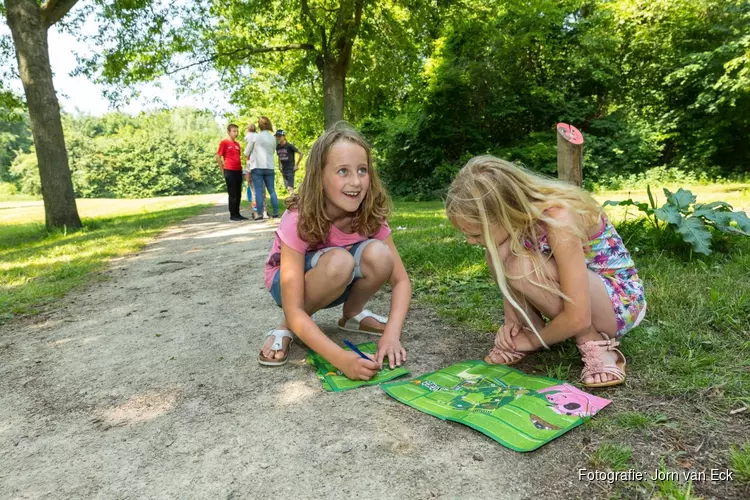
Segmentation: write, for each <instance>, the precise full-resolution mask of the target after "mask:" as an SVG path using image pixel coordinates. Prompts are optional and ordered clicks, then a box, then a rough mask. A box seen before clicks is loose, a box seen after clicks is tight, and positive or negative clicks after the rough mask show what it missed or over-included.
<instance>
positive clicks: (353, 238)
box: [265, 210, 391, 290]
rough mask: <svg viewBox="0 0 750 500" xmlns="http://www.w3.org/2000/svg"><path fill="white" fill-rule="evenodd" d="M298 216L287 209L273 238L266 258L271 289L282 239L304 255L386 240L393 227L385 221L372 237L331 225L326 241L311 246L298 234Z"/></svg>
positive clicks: (268, 285)
mask: <svg viewBox="0 0 750 500" xmlns="http://www.w3.org/2000/svg"><path fill="white" fill-rule="evenodd" d="M298 217H299V214H298V212H297V211H296V210H287V211H286V212H284V215H282V216H281V222H280V223H279V228H278V229H277V230H276V238H275V239H274V240H273V246H272V247H271V253H270V254H268V260H266V271H265V282H266V288H267V289H269V290H270V289H271V284H273V277H274V275H275V274H276V271H277V270H278V269H279V267H280V266H281V242H282V241H283V242H284V243H286V245H287V246H288V247H289V248H291V249H292V250H295V251H297V252H299V253H301V254H303V255H304V254H306V253H307V252H310V251H313V250H319V249H321V248H327V247H347V246H350V245H354V244H356V243H359V242H360V241H365V240H368V239H371V238H373V239H376V240H384V239H386V238H387V237H388V236H389V235H390V234H391V228H390V227H388V223H387V222H383V225H382V226H380V229H378V232H377V233H375V234H374V235H373V236H370V237H368V236H364V235H361V234H358V233H345V232H343V231H341V230H340V229H338V228H337V227H336V226H334V225H331V232H330V233H328V238H327V239H326V241H325V242H324V243H322V244H320V245H318V246H316V247H311V246H310V245H309V244H308V243H307V242H306V241H304V240H303V239H302V238H300V237H299V235H298V234H297V218H298Z"/></svg>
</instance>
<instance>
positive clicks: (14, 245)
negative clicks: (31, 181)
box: [0, 195, 214, 322]
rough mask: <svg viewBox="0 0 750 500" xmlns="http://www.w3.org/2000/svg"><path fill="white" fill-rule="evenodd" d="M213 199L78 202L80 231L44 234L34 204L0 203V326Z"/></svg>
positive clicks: (40, 209) (39, 210) (31, 310)
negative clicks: (80, 220) (81, 221)
mask: <svg viewBox="0 0 750 500" xmlns="http://www.w3.org/2000/svg"><path fill="white" fill-rule="evenodd" d="M213 199H214V197H213V195H208V196H179V197H170V198H150V199H144V200H78V210H79V213H80V215H81V217H82V220H83V223H84V228H83V230H81V231H78V232H71V233H66V232H64V231H47V230H46V229H45V227H44V209H43V207H42V206H41V204H40V202H35V203H18V202H8V203H0V322H3V321H5V320H8V319H10V318H13V317H15V316H18V315H23V314H32V313H34V312H36V311H37V310H38V309H39V308H40V307H41V306H42V305H44V304H46V303H49V302H52V301H54V300H55V299H58V298H60V297H62V296H63V295H64V294H65V293H67V292H68V291H70V290H71V289H72V288H74V287H76V286H78V285H80V284H82V283H84V282H86V281H87V280H89V279H91V277H92V276H93V275H92V272H94V271H98V270H100V269H102V268H104V267H105V266H106V265H107V263H108V262H109V260H110V259H112V258H115V257H120V256H122V255H125V254H127V253H131V252H134V251H137V250H138V249H139V248H141V247H142V246H143V245H145V244H146V243H147V242H148V240H149V239H150V238H152V237H153V236H155V235H156V234H158V233H159V231H161V230H162V229H164V228H165V227H166V226H169V225H170V224H173V223H175V222H178V221H180V220H182V219H185V218H187V217H190V216H192V215H194V214H196V213H198V212H200V211H201V210H202V209H204V208H205V207H207V206H208V205H209V203H210V202H211V201H212V200H213Z"/></svg>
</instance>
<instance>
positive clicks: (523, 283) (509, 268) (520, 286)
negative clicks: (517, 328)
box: [504, 255, 617, 383]
mask: <svg viewBox="0 0 750 500" xmlns="http://www.w3.org/2000/svg"><path fill="white" fill-rule="evenodd" d="M504 264H505V269H506V273H507V274H508V276H510V277H511V278H509V279H508V283H509V285H510V287H511V288H512V289H513V292H514V296H523V297H524V299H525V301H526V302H527V303H529V304H531V305H532V306H533V307H534V308H536V309H537V310H538V311H540V312H542V313H543V314H544V315H546V316H547V317H549V318H554V317H556V316H557V315H558V314H560V313H561V312H562V311H563V307H564V304H563V300H562V299H561V298H560V297H558V296H557V295H555V294H553V293H551V292H549V291H547V290H545V289H543V288H541V287H539V286H537V285H535V284H534V283H533V282H532V281H534V282H537V283H543V279H542V277H540V276H538V275H537V273H536V272H535V271H534V268H533V264H532V262H531V260H530V259H528V258H524V257H515V256H512V255H511V256H508V257H507V258H506V260H505V262H504ZM546 265H547V271H548V273H549V276H550V278H551V279H552V280H553V282H554V283H553V285H554V284H555V283H557V284H559V279H560V278H559V274H558V270H557V263H556V262H555V260H554V258H551V259H549V260H548V261H547V263H546ZM587 273H588V279H589V291H590V297H591V327H590V328H589V329H588V330H587V331H586V332H583V333H580V334H577V335H574V334H571V335H570V337H573V336H575V338H576V343H578V344H583V343H585V342H588V341H590V340H601V339H602V336H601V335H600V332H601V333H604V334H606V335H607V336H608V337H614V336H615V335H616V333H617V319H616V318H615V313H614V309H613V308H612V302H611V301H610V298H609V294H608V293H607V289H606V288H605V286H604V283H603V282H602V280H601V278H600V277H599V276H598V275H597V274H596V273H594V272H592V271H587ZM519 304H520V303H519ZM522 307H523V306H522ZM535 326H536V325H535ZM530 336H534V334H533V332H529V331H526V330H524V331H522V332H521V333H519V335H518V337H516V339H517V341H516V345H517V349H518V350H519V351H523V350H531V349H533V347H534V346H535V345H536V344H537V343H538V340H537V341H536V342H533V340H532V339H531V337H530ZM545 340H546V339H545ZM562 340H564V339H556V340H555V342H560V341H562ZM547 343H548V344H549V343H550V342H549V341H547ZM602 354H603V359H604V362H605V364H608V365H615V364H616V362H617V355H616V354H615V353H613V352H609V351H604V352H603V353H602ZM613 379H614V377H613V376H611V375H608V374H601V375H599V374H597V375H594V376H592V377H587V378H586V379H585V380H584V382H585V383H600V382H607V381H609V380H613Z"/></svg>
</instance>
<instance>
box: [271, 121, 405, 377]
mask: <svg viewBox="0 0 750 500" xmlns="http://www.w3.org/2000/svg"><path fill="white" fill-rule="evenodd" d="M388 206H389V202H388V198H387V196H386V193H385V190H384V189H383V186H382V184H381V183H380V180H379V178H378V176H377V173H376V171H375V170H374V169H373V167H372V155H371V154H370V147H369V145H368V144H367V142H365V140H364V139H363V138H362V136H360V135H359V134H358V133H357V132H356V131H354V130H352V129H350V128H347V127H345V126H336V127H334V128H333V129H332V130H329V131H328V132H326V133H324V134H323V135H322V136H321V137H319V138H318V140H317V141H315V144H313V147H312V149H311V151H310V156H309V159H308V160H307V167H306V174H305V178H304V180H303V181H302V185H301V186H300V190H299V194H298V196H295V197H293V198H292V199H291V200H290V202H289V204H288V208H289V209H288V210H287V211H286V212H285V213H284V215H283V216H282V218H281V223H280V224H279V229H278V230H277V231H276V239H275V241H274V244H273V247H272V249H271V253H270V254H269V256H268V260H267V262H266V274H265V277H266V287H267V288H268V290H269V292H270V293H271V296H272V297H273V299H274V300H275V301H276V304H278V305H279V306H281V307H282V308H283V310H284V320H283V321H282V322H281V324H280V325H279V326H278V328H275V329H273V330H271V331H270V332H268V334H267V337H268V338H267V340H266V342H265V344H264V345H263V347H262V349H261V351H260V354H259V358H258V361H259V362H260V363H261V364H263V365H270V366H276V365H282V364H284V363H285V362H286V361H287V358H288V353H289V345H290V343H291V341H292V339H293V337H292V332H294V333H295V334H296V335H297V336H298V337H299V338H300V339H301V340H302V341H303V342H304V343H305V344H306V345H307V346H309V347H310V348H311V349H313V350H314V351H316V352H318V353H320V354H322V355H323V357H324V358H325V359H327V360H328V361H329V362H331V364H333V365H334V366H335V367H336V368H338V369H339V370H341V371H342V372H343V373H344V374H345V375H346V376H347V377H349V378H351V379H362V380H368V379H370V378H371V377H373V376H374V375H375V374H376V373H377V371H378V369H379V368H382V365H383V358H384V357H385V356H388V361H389V364H390V366H391V368H393V367H395V366H400V365H401V363H402V362H403V361H405V360H406V351H405V350H404V348H403V347H402V346H401V340H400V339H401V329H402V328H403V325H404V320H405V319H406V313H407V311H408V309H409V303H410V302H411V283H410V281H409V277H408V275H407V274H406V270H405V269H404V265H403V264H402V262H401V257H400V256H399V253H398V250H396V247H395V245H394V244H393V239H392V238H391V235H390V233H391V230H390V228H389V227H388V223H387V222H386V217H387V216H388ZM386 281H389V282H390V284H391V289H392V296H391V309H390V316H389V317H382V316H378V315H376V314H373V313H372V312H370V311H368V310H367V309H365V304H366V303H367V302H368V301H369V300H370V299H371V298H372V296H373V295H375V293H376V292H377V291H378V290H379V289H380V288H381V287H382V286H383V285H384V284H385V282H386ZM338 305H342V306H343V307H342V317H341V319H340V320H339V322H338V325H339V328H341V329H342V330H346V331H354V332H364V333H372V334H376V335H382V336H381V338H380V340H379V342H378V349H377V353H376V354H375V359H374V360H365V359H362V358H360V357H359V356H357V354H355V353H353V352H351V351H346V350H344V349H342V348H341V347H339V346H338V345H337V344H336V343H334V342H333V341H332V340H331V339H329V338H328V337H327V336H326V335H325V334H324V333H323V332H322V331H321V330H320V328H318V326H317V325H316V324H315V322H313V320H312V319H311V318H310V315H311V314H313V313H315V312H316V311H318V310H320V309H323V308H329V307H335V306H338Z"/></svg>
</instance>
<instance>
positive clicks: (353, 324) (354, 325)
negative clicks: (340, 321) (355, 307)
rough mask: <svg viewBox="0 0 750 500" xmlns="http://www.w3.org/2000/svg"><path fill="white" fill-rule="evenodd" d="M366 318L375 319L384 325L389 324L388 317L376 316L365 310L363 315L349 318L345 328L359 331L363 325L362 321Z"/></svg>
mask: <svg viewBox="0 0 750 500" xmlns="http://www.w3.org/2000/svg"><path fill="white" fill-rule="evenodd" d="M365 318H375V320H376V321H378V322H379V323H383V324H386V323H388V318H387V317H385V316H380V315H379V314H375V313H374V312H372V311H370V310H369V309H363V310H362V312H361V313H359V314H357V315H356V316H354V317H353V318H349V319H348V320H346V323H345V324H344V328H349V329H352V330H359V325H360V324H361V323H362V320H363V319H365Z"/></svg>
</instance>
